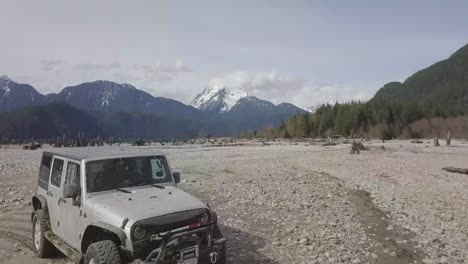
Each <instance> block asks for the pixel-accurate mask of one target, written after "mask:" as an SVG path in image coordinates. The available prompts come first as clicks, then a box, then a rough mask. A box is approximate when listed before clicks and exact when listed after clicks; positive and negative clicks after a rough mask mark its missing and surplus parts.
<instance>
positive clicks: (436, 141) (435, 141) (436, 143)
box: [434, 137, 440, 147]
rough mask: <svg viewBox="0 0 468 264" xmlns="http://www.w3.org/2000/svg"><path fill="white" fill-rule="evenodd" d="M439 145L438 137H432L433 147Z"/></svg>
mask: <svg viewBox="0 0 468 264" xmlns="http://www.w3.org/2000/svg"><path fill="white" fill-rule="evenodd" d="M438 146H440V145H439V137H435V138H434V147H438Z"/></svg>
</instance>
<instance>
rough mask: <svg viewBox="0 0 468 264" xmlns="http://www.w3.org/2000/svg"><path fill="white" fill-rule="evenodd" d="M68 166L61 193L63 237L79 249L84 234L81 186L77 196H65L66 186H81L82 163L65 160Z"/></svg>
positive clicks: (60, 205) (61, 227)
mask: <svg viewBox="0 0 468 264" xmlns="http://www.w3.org/2000/svg"><path fill="white" fill-rule="evenodd" d="M65 162H66V167H65V169H64V171H65V179H64V180H63V183H62V188H61V189H62V192H61V193H60V202H59V208H60V219H61V224H60V229H61V230H62V239H63V240H64V241H65V242H66V243H67V244H68V245H69V246H71V247H73V248H75V249H76V250H79V249H80V247H81V244H80V237H81V235H82V228H83V225H82V221H81V220H82V218H81V199H82V193H81V192H82V191H81V188H79V189H77V190H76V194H75V196H76V198H75V199H74V198H72V197H65V196H64V188H65V186H67V185H68V186H70V185H76V186H81V180H80V178H81V177H80V176H81V166H80V163H79V162H77V161H73V160H68V159H66V160H65Z"/></svg>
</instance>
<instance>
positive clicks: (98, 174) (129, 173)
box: [86, 156, 172, 192]
mask: <svg viewBox="0 0 468 264" xmlns="http://www.w3.org/2000/svg"><path fill="white" fill-rule="evenodd" d="M171 182H172V175H171V174H170V173H169V167H168V165H167V162H166V159H165V158H164V157H163V156H149V157H131V158H117V159H106V160H97V161H89V162H87V163H86V188H87V191H88V192H100V191H106V190H113V189H117V190H118V189H120V188H125V187H133V186H143V185H150V184H160V183H171Z"/></svg>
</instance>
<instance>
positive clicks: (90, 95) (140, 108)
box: [47, 81, 197, 117]
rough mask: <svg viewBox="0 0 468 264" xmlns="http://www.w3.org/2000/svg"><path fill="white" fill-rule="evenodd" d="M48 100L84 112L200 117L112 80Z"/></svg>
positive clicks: (177, 104)
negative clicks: (60, 102)
mask: <svg viewBox="0 0 468 264" xmlns="http://www.w3.org/2000/svg"><path fill="white" fill-rule="evenodd" d="M47 101H48V102H53V101H62V102H66V103H68V104H70V105H72V106H74V107H77V108H80V109H83V110H87V111H98V112H131V113H133V112H134V113H154V114H160V115H170V116H184V117H193V116H194V115H196V114H197V111H196V109H194V108H192V107H190V106H187V105H185V104H183V103H181V102H179V101H176V100H172V99H169V98H164V97H154V96H152V95H151V94H149V93H147V92H145V91H142V90H139V89H137V88H135V87H134V86H133V85H130V84H127V83H123V84H120V83H115V82H110V81H94V82H86V83H82V84H79V85H76V86H68V87H65V88H64V89H63V90H62V91H61V92H60V93H58V94H50V95H47Z"/></svg>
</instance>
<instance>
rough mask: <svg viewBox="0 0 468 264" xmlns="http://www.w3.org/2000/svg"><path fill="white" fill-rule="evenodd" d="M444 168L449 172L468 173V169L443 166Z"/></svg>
mask: <svg viewBox="0 0 468 264" xmlns="http://www.w3.org/2000/svg"><path fill="white" fill-rule="evenodd" d="M442 169H443V170H444V171H448V172H453V173H461V174H466V175H468V169H462V168H455V167H445V168H442Z"/></svg>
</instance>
